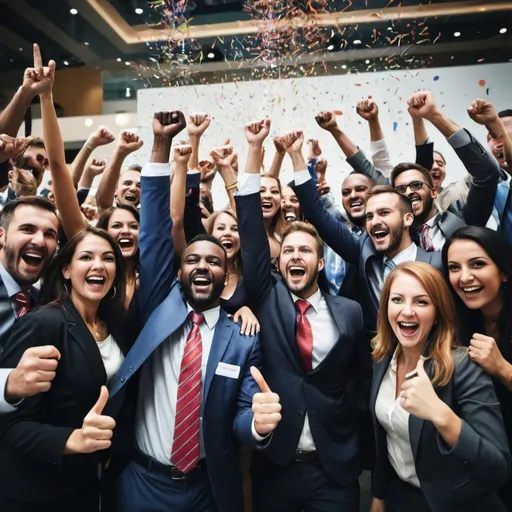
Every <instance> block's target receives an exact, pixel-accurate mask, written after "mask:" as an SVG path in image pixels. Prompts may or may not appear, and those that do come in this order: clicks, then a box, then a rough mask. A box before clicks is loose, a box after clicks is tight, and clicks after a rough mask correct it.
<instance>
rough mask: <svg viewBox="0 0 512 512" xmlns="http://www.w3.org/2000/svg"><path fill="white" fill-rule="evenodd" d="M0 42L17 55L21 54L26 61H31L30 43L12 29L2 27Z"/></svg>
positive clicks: (32, 55)
mask: <svg viewBox="0 0 512 512" xmlns="http://www.w3.org/2000/svg"><path fill="white" fill-rule="evenodd" d="M0 44H3V45H4V46H6V47H7V48H10V49H11V50H13V51H14V52H16V53H18V54H19V55H23V57H24V58H25V60H26V61H27V63H29V64H30V63H32V62H33V58H34V52H33V50H32V43H31V42H29V41H27V40H26V39H24V38H23V37H21V36H19V35H18V34H16V33H15V32H13V31H12V30H9V29H8V28H7V27H2V29H1V30H0ZM30 65H32V64H30Z"/></svg>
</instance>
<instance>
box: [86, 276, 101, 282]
mask: <svg viewBox="0 0 512 512" xmlns="http://www.w3.org/2000/svg"><path fill="white" fill-rule="evenodd" d="M87 279H89V281H98V282H103V281H105V278H104V277H100V276H90V277H88V278H87Z"/></svg>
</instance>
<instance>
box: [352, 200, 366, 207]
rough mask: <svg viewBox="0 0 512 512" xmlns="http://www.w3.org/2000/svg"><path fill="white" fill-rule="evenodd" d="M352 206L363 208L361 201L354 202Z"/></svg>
mask: <svg viewBox="0 0 512 512" xmlns="http://www.w3.org/2000/svg"><path fill="white" fill-rule="evenodd" d="M350 206H352V207H354V206H363V203H362V202H361V201H354V202H353V203H350Z"/></svg>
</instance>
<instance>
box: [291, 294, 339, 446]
mask: <svg viewBox="0 0 512 512" xmlns="http://www.w3.org/2000/svg"><path fill="white" fill-rule="evenodd" d="M291 296H292V299H293V303H294V304H295V302H297V301H298V300H299V299H300V297H297V296H296V295H294V294H293V293H291ZM305 300H307V301H308V302H309V303H310V304H311V307H310V308H309V309H308V310H307V311H306V317H307V319H308V321H309V323H310V325H311V330H312V331H313V358H312V368H313V370H314V369H315V368H316V367H317V366H318V365H319V364H320V363H321V362H322V361H323V360H324V358H325V356H326V355H327V354H328V353H329V352H330V350H331V349H332V347H334V345H335V344H336V341H338V338H339V331H338V328H337V327H336V324H335V323H334V319H333V318H332V315H331V312H330V310H329V308H328V306H327V302H326V301H325V298H324V296H323V294H322V292H321V291H320V288H318V289H317V290H316V292H315V293H314V294H313V295H311V297H309V299H305ZM297 449H299V450H304V451H306V452H313V451H315V450H316V448H315V442H314V441H313V434H312V433H311V428H310V426H309V418H308V415H307V411H306V414H305V417H304V427H303V428H302V433H301V435H300V439H299V444H298V445H297Z"/></svg>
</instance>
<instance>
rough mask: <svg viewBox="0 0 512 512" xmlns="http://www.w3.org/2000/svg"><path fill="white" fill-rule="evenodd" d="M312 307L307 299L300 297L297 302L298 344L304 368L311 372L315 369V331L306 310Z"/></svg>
mask: <svg viewBox="0 0 512 512" xmlns="http://www.w3.org/2000/svg"><path fill="white" fill-rule="evenodd" d="M310 307H311V304H310V303H309V302H308V301H307V300H302V299H299V300H297V301H296V302H295V308H296V309H297V313H298V314H297V345H298V346H299V351H300V355H301V356H302V361H303V362H304V369H305V370H306V372H310V371H311V370H312V369H313V331H312V330H311V324H310V323H309V320H308V317H307V316H306V311H307V310H308V309H309V308H310Z"/></svg>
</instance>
